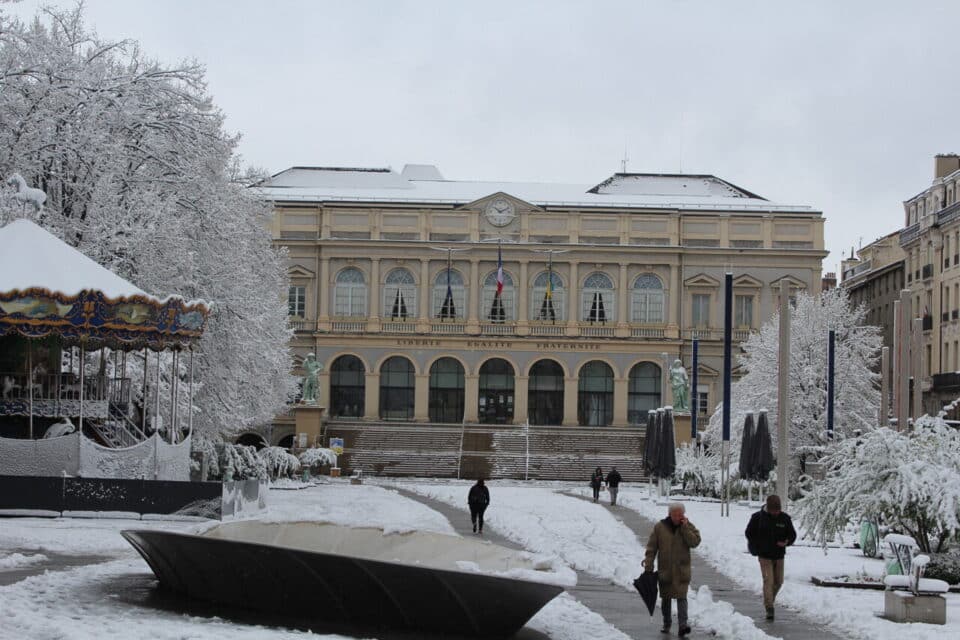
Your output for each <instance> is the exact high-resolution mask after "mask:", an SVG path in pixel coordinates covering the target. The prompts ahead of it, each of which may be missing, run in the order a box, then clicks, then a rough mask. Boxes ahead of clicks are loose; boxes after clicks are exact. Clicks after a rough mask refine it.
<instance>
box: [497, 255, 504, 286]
mask: <svg viewBox="0 0 960 640" xmlns="http://www.w3.org/2000/svg"><path fill="white" fill-rule="evenodd" d="M501 293H503V250H502V249H501V248H500V245H499V244H497V296H499V295H500V294H501Z"/></svg>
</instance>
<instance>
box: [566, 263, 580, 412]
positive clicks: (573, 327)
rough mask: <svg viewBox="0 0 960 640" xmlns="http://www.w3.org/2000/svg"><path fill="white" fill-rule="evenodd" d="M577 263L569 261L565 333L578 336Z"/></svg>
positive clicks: (578, 294)
mask: <svg viewBox="0 0 960 640" xmlns="http://www.w3.org/2000/svg"><path fill="white" fill-rule="evenodd" d="M578 266H579V263H577V262H574V261H573V260H571V261H570V277H569V278H568V280H569V282H568V285H567V296H568V297H569V299H568V300H567V335H568V336H578V335H580V326H579V322H580V283H579V274H577V267H578ZM574 420H576V412H574Z"/></svg>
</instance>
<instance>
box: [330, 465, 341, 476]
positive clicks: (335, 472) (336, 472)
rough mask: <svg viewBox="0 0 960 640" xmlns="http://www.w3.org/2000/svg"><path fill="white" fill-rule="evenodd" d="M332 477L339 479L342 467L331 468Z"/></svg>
mask: <svg viewBox="0 0 960 640" xmlns="http://www.w3.org/2000/svg"><path fill="white" fill-rule="evenodd" d="M330 477H331V478H339V477H340V467H330Z"/></svg>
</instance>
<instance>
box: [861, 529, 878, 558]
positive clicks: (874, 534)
mask: <svg viewBox="0 0 960 640" xmlns="http://www.w3.org/2000/svg"><path fill="white" fill-rule="evenodd" d="M860 550H861V551H862V552H863V555H865V556H866V557H868V558H876V557H878V556H879V555H880V531H879V527H878V526H877V523H876V522H873V521H872V520H864V521H863V522H861V523H860Z"/></svg>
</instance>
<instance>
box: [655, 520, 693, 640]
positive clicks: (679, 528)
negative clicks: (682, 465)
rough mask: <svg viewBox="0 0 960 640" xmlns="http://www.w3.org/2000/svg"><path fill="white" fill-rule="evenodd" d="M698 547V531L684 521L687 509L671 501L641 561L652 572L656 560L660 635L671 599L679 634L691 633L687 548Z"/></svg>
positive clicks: (666, 626)
mask: <svg viewBox="0 0 960 640" xmlns="http://www.w3.org/2000/svg"><path fill="white" fill-rule="evenodd" d="M699 544H700V532H699V531H698V530H697V528H696V527H695V526H693V523H692V522H690V521H689V520H687V516H686V508H685V507H684V506H683V504H682V503H680V502H671V503H670V506H669V507H668V508H667V517H666V518H664V519H663V520H661V521H660V522H658V523H657V524H656V525H655V526H654V527H653V532H652V533H651V534H650V539H649V540H648V541H647V553H646V557H645V558H644V560H643V567H644V570H646V571H653V560H654V558H656V559H657V573H658V583H659V586H660V597H661V601H660V611H661V612H662V613H663V628H662V629H661V631H662V632H663V633H670V625H671V623H672V620H671V612H670V609H671V602H670V601H671V600H672V599H676V601H677V622H678V624H679V627H678V634H679V635H681V636H685V635H687V634H689V633H690V625H689V624H687V590H688V589H689V587H690V549H693V548H695V547H697V546H698V545H699Z"/></svg>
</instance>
